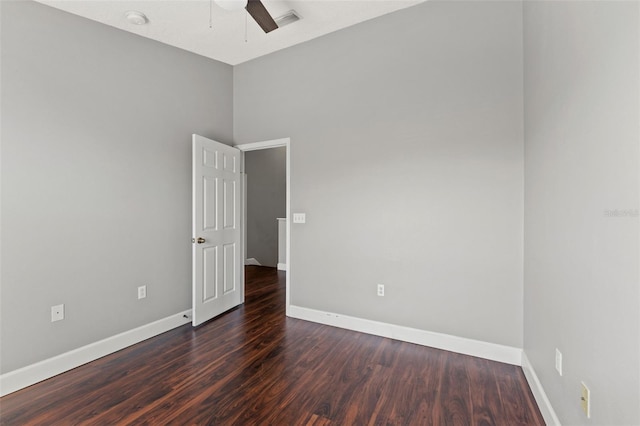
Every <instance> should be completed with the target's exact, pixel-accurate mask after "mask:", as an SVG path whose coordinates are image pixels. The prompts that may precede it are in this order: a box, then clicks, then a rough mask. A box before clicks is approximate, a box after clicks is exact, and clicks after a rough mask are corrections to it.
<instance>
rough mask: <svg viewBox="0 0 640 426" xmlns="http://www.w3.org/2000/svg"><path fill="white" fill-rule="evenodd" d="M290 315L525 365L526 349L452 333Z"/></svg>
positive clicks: (297, 312)
mask: <svg viewBox="0 0 640 426" xmlns="http://www.w3.org/2000/svg"><path fill="white" fill-rule="evenodd" d="M287 315H288V316H290V317H292V318H297V319H302V320H306V321H311V322H317V323H320V324H325V325H330V326H333V327H340V328H345V329H347V330H352V331H359V332H361V333H367V334H373V335H375V336H381V337H388V338H390V339H395V340H401V341H403V342H409V343H415V344H417V345H422V346H429V347H432V348H437V349H444V350H447V351H451V352H456V353H461V354H465V355H471V356H476V357H479V358H485V359H489V360H492V361H499V362H504V363H506V364H512V365H521V363H522V349H520V348H515V347H512V346H504V345H499V344H496V343H489V342H483V341H480V340H473V339H467V338H464V337H458V336H452V335H449V334H442V333H435V332H432V331H426V330H419V329H416V328H410V327H404V326H400V325H394V324H387V323H383V322H378V321H372V320H368V319H363V318H356V317H350V316H347V315H341V314H335V313H331V312H323V311H318V310H315V309H309V308H303V307H301V306H295V305H291V306H290V307H289V312H287Z"/></svg>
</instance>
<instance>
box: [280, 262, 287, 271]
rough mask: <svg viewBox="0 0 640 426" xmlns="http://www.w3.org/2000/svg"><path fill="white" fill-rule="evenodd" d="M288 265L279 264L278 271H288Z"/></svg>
mask: <svg viewBox="0 0 640 426" xmlns="http://www.w3.org/2000/svg"><path fill="white" fill-rule="evenodd" d="M286 270H287V264H286V263H278V271H286Z"/></svg>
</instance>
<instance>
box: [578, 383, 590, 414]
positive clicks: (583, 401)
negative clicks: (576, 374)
mask: <svg viewBox="0 0 640 426" xmlns="http://www.w3.org/2000/svg"><path fill="white" fill-rule="evenodd" d="M580 385H581V386H580V388H581V396H580V406H581V407H582V411H584V414H586V415H587V418H588V419H590V418H591V391H590V390H589V388H588V387H587V385H585V384H584V382H581V383H580Z"/></svg>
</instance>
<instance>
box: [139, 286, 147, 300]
mask: <svg viewBox="0 0 640 426" xmlns="http://www.w3.org/2000/svg"><path fill="white" fill-rule="evenodd" d="M145 297H147V286H146V285H141V286H140V287H138V299H144V298H145Z"/></svg>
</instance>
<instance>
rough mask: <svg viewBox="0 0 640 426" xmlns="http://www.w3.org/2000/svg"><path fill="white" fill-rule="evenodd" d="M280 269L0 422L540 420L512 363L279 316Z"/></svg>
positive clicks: (45, 387)
mask: <svg viewBox="0 0 640 426" xmlns="http://www.w3.org/2000/svg"><path fill="white" fill-rule="evenodd" d="M284 294H285V286H284V274H283V273H282V272H277V271H276V270H274V269H272V268H262V267H247V282H246V303H245V304H244V305H243V306H241V307H239V308H237V309H235V310H233V311H231V312H228V313H226V314H224V315H222V316H220V317H219V318H217V319H215V320H214V321H211V322H209V323H206V324H204V325H202V326H201V327H199V328H197V329H193V328H192V327H191V326H190V325H185V326H182V327H179V328H176V329H174V330H171V331H169V332H167V333H164V334H162V335H160V336H157V337H155V338H153V339H149V340H147V341H144V342H142V343H139V344H137V345H135V346H132V347H129V348H127V349H124V350H122V351H120V352H117V353H115V354H112V355H109V356H106V357H104V358H101V359H99V360H97V361H94V362H92V363H90V364H87V365H84V366H82V367H79V368H76V369H74V370H72V371H69V372H67V373H64V374H61V375H59V376H56V377H54V378H51V379H49V380H46V381H44V382H41V383H39V384H36V385H34V386H31V387H29V388H26V389H23V390H20V391H18V392H15V393H13V394H10V395H7V396H5V397H3V398H1V399H0V424H2V425H78V424H87V425H121V424H146V425H165V424H174V425H205V424H212V425H232V424H234V425H328V424H331V425H520V424H522V425H524V424H527V425H543V424H544V422H543V420H542V417H541V415H540V412H539V411H538V408H537V406H536V404H535V402H534V400H533V396H532V395H531V391H530V390H529V388H528V386H527V384H526V381H525V378H524V375H523V373H522V370H521V369H520V368H519V367H515V366H511V365H506V364H501V363H498V362H492V361H487V360H483V359H480V358H474V357H469V356H465V355H459V354H455V353H451V352H446V351H441V350H437V349H431V348H426V347H422V346H418V345H413V344H410V343H403V342H399V341H395V340H390V339H385V338H381V337H375V336H370V335H367V334H361V333H356V332H352V331H347V330H342V329H339V328H333V327H328V326H323V325H319V324H314V323H310V322H306V321H301V320H295V319H291V318H286V317H285V315H284V297H285V296H284Z"/></svg>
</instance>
